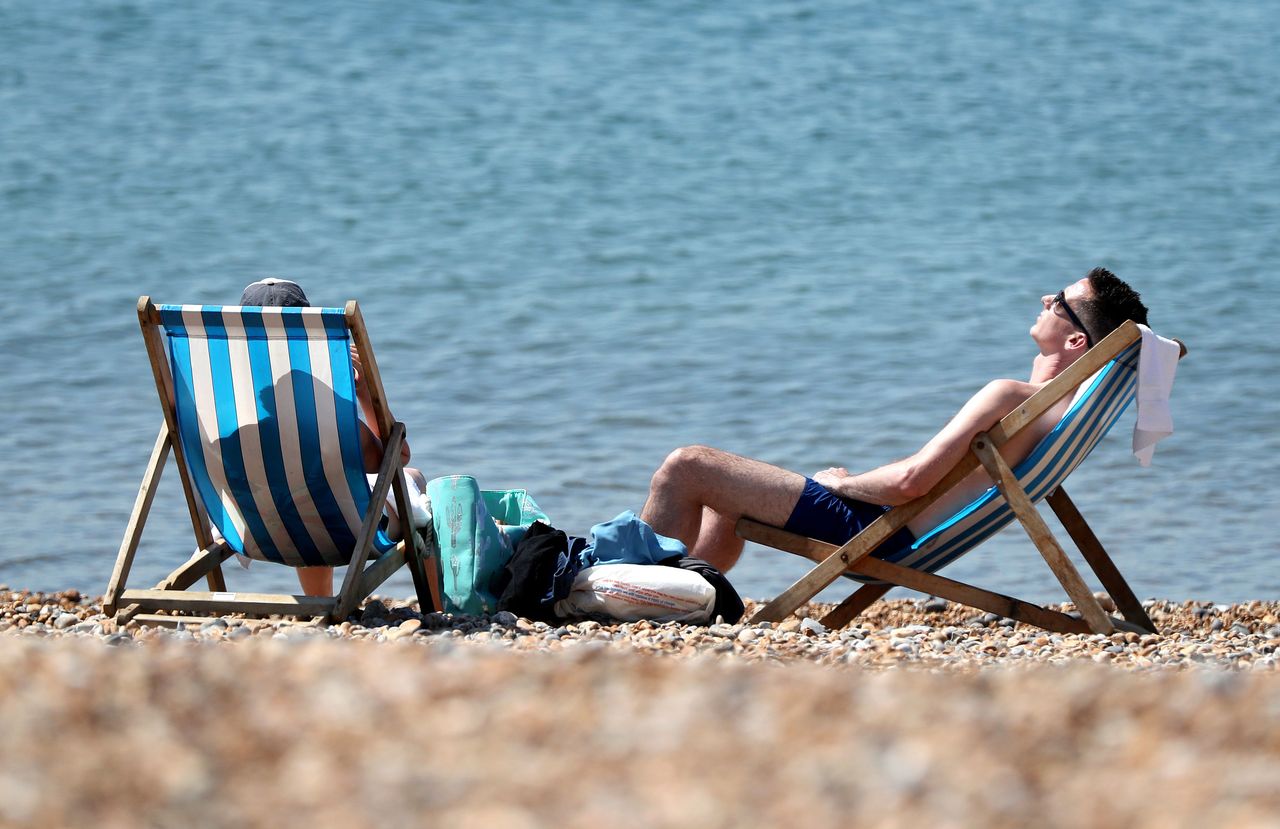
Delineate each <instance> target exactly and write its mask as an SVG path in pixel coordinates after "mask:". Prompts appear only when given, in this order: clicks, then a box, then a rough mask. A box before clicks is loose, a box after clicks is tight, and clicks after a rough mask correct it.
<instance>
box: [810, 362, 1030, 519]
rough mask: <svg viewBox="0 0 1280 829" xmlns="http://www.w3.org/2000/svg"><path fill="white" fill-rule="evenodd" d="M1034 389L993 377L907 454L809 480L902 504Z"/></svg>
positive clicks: (830, 471)
mask: <svg viewBox="0 0 1280 829" xmlns="http://www.w3.org/2000/svg"><path fill="white" fill-rule="evenodd" d="M1035 390H1036V387H1035V386H1033V385H1031V384H1030V383H1023V382H1019V381H1017V380H993V381H992V382H990V383H988V384H987V385H986V386H984V387H983V388H982V390H981V391H979V392H978V393H977V394H975V395H974V396H973V397H971V398H969V402H967V403H965V404H964V406H963V407H961V409H960V411H959V412H957V413H956V416H955V417H953V418H951V422H949V423H948V424H947V425H946V426H944V427H943V428H942V431H940V432H938V434H936V435H934V436H933V438H932V439H930V441H929V442H928V443H926V444H925V445H924V446H923V447H922V448H921V449H920V451H918V452H916V453H915V454H913V455H911V456H910V457H907V458H903V459H902V460H900V461H894V462H893V463H889V464H885V465H884V466H881V467H878V468H876V469H872V470H871V471H869V472H863V473H860V474H857V475H851V474H849V472H848V470H846V469H844V468H841V467H836V468H832V469H826V470H823V471H822V472H819V473H818V474H816V475H814V476H813V479H814V480H815V481H817V482H818V483H819V484H822V485H823V486H824V487H826V488H827V489H829V490H831V491H832V492H834V493H835V494H837V495H839V496H841V497H842V498H857V499H858V500H859V501H866V502H867V503H871V504H885V505H888V506H897V505H899V504H905V503H907V502H908V501H911V500H914V499H916V498H919V497H920V496H921V495H924V494H925V493H927V492H928V491H929V490H931V489H933V487H934V486H935V485H936V484H937V483H938V482H939V481H941V480H942V479H943V477H944V476H945V475H946V474H947V472H948V471H950V470H951V468H952V467H953V466H955V465H956V463H958V462H959V461H960V459H961V458H962V457H964V454H965V452H967V451H969V444H970V443H972V442H973V438H974V436H976V435H977V434H978V433H979V432H984V431H986V430H987V429H990V428H991V427H992V426H994V425H995V424H996V423H998V422H999V421H1000V419H1001V418H1002V417H1004V416H1005V415H1007V414H1008V413H1009V412H1011V411H1013V410H1014V409H1016V408H1017V407H1018V406H1019V405H1021V404H1022V403H1024V402H1025V401H1026V399H1027V398H1028V397H1030V396H1031V394H1032V393H1033V392H1034V391H1035Z"/></svg>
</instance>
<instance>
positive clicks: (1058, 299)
mask: <svg viewBox="0 0 1280 829" xmlns="http://www.w3.org/2000/svg"><path fill="white" fill-rule="evenodd" d="M1053 301H1054V302H1055V303H1057V304H1058V305H1061V306H1062V310H1064V311H1066V312H1067V319H1069V320H1071V324H1072V325H1074V326H1075V327H1076V328H1079V329H1080V333H1081V334H1084V344H1085V345H1087V346H1088V347H1089V348H1093V337H1090V336H1089V329H1088V328H1085V327H1084V323H1083V322H1081V321H1080V318H1079V317H1077V316H1076V312H1075V311H1072V310H1071V306H1070V305H1068V304H1067V292H1066V291H1065V290H1062V291H1058V295H1057V296H1055V297H1054V298H1053Z"/></svg>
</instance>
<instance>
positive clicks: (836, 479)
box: [813, 466, 849, 495]
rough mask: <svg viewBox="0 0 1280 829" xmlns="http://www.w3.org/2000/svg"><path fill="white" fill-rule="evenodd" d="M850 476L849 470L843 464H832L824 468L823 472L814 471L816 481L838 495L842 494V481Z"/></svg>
mask: <svg viewBox="0 0 1280 829" xmlns="http://www.w3.org/2000/svg"><path fill="white" fill-rule="evenodd" d="M848 477H849V470H847V469H845V468H844V467H843V466H832V467H829V468H827V469H824V470H822V471H821V472H815V473H813V479H814V480H815V481H817V482H818V483H819V484H821V485H822V486H824V487H826V488H827V489H829V490H831V491H832V492H834V493H836V494H837V495H839V494H840V481H842V480H843V479H845V478H848Z"/></svg>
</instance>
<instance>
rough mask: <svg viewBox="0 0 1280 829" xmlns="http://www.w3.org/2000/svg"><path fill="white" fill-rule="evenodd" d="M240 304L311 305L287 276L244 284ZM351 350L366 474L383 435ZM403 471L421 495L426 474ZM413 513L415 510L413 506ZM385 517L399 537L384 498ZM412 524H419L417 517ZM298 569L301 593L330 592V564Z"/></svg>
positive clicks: (404, 455)
mask: <svg viewBox="0 0 1280 829" xmlns="http://www.w3.org/2000/svg"><path fill="white" fill-rule="evenodd" d="M240 304H241V305H247V306H260V307H268V308H310V307H311V302H310V301H308V299H307V295H306V293H305V292H304V291H303V290H302V286H301V285H299V284H298V283H296V282H291V281H289V280H288V279H276V278H268V279H261V280H258V281H257V282H254V283H252V284H250V285H247V286H245V289H244V291H242V292H241V294H240ZM350 350H351V366H352V368H353V369H354V375H355V383H356V399H357V400H358V401H359V403H360V411H361V412H362V413H363V414H364V417H363V418H362V420H361V423H360V449H361V451H362V452H363V453H364V471H365V473H366V474H369V475H376V474H377V472H378V468H379V467H380V466H381V465H382V435H380V434H379V433H378V418H377V416H376V414H375V411H374V408H373V397H372V396H371V395H370V394H369V388H368V386H366V385H365V384H363V383H361V382H360V371H361V366H360V352H359V351H357V350H356V347H355V344H354V343H353V344H351V346H350ZM410 455H411V453H410V451H409V441H408V439H406V440H405V441H404V442H403V443H401V444H400V462H401V463H408V462H409V457H410ZM404 473H405V482H406V483H407V484H408V485H409V495H410V499H411V500H414V499H416V498H420V497H424V496H422V493H425V492H426V489H427V479H426V476H425V475H423V474H422V472H421V471H420V470H418V469H414V468H413V467H410V466H406V467H404ZM415 512H417V510H416V509H415ZM387 519H388V527H387V532H388V533H389V534H390V535H392V536H393V537H399V535H400V526H399V521H398V516H397V515H396V514H395V502H394V499H393V498H388V499H387ZM413 523H415V524H416V523H419V522H418V521H417V520H416V517H415V519H414V520H413ZM297 571H298V583H299V584H300V585H301V586H302V592H303V593H305V594H306V595H308V596H331V595H333V568H332V567H299V568H297Z"/></svg>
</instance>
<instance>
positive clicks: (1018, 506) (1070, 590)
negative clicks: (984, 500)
mask: <svg viewBox="0 0 1280 829" xmlns="http://www.w3.org/2000/svg"><path fill="white" fill-rule="evenodd" d="M972 448H973V451H974V453H975V454H976V455H977V456H978V459H979V460H980V461H982V465H983V466H984V467H986V469H987V473H988V474H990V475H991V479H992V480H993V481H995V484H996V486H997V487H998V488H999V490H1000V494H1001V495H1003V496H1004V499H1005V502H1006V503H1008V505H1009V508H1010V509H1011V510H1013V513H1014V515H1016V516H1017V517H1018V520H1019V521H1020V522H1022V527H1023V529H1025V530H1026V531H1027V535H1028V536H1030V537H1031V541H1032V543H1033V544H1035V545H1036V549H1037V550H1039V551H1040V554H1041V555H1042V556H1044V560H1045V562H1046V563H1048V565H1049V569H1051V570H1053V574H1054V575H1055V576H1057V577H1058V581H1059V582H1061V584H1062V588H1063V589H1064V590H1066V591H1067V595H1068V596H1070V597H1071V600H1072V601H1073V602H1075V604H1076V608H1077V609H1078V610H1079V611H1080V614H1081V615H1082V616H1084V619H1085V621H1086V622H1088V623H1089V629H1090V630H1092V631H1093V632H1094V633H1111V632H1112V631H1114V630H1115V627H1114V626H1113V625H1112V624H1111V619H1110V618H1109V617H1108V616H1107V614H1106V613H1105V612H1103V610H1102V606H1101V605H1100V604H1098V600H1097V599H1096V598H1094V596H1093V592H1092V591H1091V590H1089V587H1088V585H1086V584H1085V583H1084V579H1082V578H1081V577H1080V572H1079V571H1078V570H1076V567H1075V565H1074V564H1072V563H1071V560H1070V559H1069V558H1067V554H1066V553H1065V552H1063V550H1062V547H1061V546H1060V545H1059V544H1058V542H1057V540H1056V539H1055V538H1054V537H1053V533H1052V532H1050V531H1049V527H1048V525H1047V524H1045V523H1044V519H1043V518H1041V517H1040V513H1038V512H1036V507H1035V504H1033V503H1032V502H1031V498H1030V497H1029V496H1028V495H1027V493H1026V491H1025V490H1023V488H1022V485H1021V484H1019V483H1018V479H1017V477H1016V476H1015V475H1014V474H1013V470H1012V469H1010V468H1009V464H1008V463H1006V462H1005V459H1004V456H1002V455H1001V454H1000V450H998V449H996V448H995V447H994V446H993V445H992V443H991V441H990V439H989V438H988V437H987V435H986V433H985V432H982V433H979V434H978V436H977V437H975V438H974V439H973V444H972Z"/></svg>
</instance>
